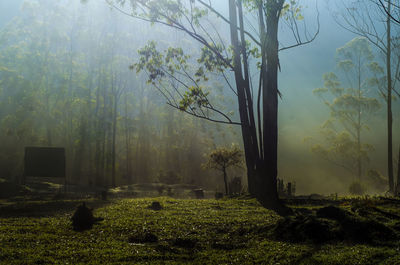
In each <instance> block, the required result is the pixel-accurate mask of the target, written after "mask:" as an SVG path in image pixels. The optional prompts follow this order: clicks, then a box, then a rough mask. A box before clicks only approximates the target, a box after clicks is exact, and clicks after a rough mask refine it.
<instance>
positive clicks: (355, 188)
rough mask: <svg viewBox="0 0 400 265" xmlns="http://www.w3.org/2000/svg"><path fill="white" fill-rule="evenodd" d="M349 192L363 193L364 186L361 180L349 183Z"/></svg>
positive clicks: (354, 193)
mask: <svg viewBox="0 0 400 265" xmlns="http://www.w3.org/2000/svg"><path fill="white" fill-rule="evenodd" d="M349 192H350V193H351V194H352V195H364V193H365V187H364V185H363V184H362V183H361V182H359V181H354V182H353V183H351V184H350V187H349Z"/></svg>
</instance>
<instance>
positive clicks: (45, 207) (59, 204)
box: [0, 199, 111, 217]
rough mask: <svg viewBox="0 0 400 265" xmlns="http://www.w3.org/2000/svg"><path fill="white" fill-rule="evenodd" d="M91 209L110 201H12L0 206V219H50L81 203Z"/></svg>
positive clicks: (70, 210) (67, 211)
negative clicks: (84, 203)
mask: <svg viewBox="0 0 400 265" xmlns="http://www.w3.org/2000/svg"><path fill="white" fill-rule="evenodd" d="M84 201H86V203H87V204H88V205H89V206H90V207H92V208H101V207H104V206H106V205H108V204H110V203H111V202H110V201H102V200H83V199H80V200H54V201H51V200H43V201H36V200H35V201H19V200H15V201H13V200H12V199H10V200H9V201H8V202H7V204H5V205H0V217H51V216H55V215H62V214H66V213H71V212H73V211H74V210H75V209H76V207H77V206H78V205H79V204H81V203H82V202H84Z"/></svg>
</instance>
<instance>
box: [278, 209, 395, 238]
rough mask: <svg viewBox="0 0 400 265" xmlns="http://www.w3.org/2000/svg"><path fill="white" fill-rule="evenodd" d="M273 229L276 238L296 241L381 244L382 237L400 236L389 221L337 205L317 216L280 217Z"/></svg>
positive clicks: (321, 210) (323, 210) (321, 211)
mask: <svg viewBox="0 0 400 265" xmlns="http://www.w3.org/2000/svg"><path fill="white" fill-rule="evenodd" d="M272 231H273V236H274V237H275V239H277V240H287V241H291V242H297V243H300V242H311V243H318V244H320V243H325V242H328V241H345V242H350V243H365V244H380V243H382V241H383V240H384V241H390V240H395V239H398V238H399V236H398V234H397V233H396V232H395V231H394V230H393V229H392V228H390V227H389V226H387V225H386V224H384V223H382V222H379V221H377V220H376V219H372V218H366V217H365V216H360V215H358V214H356V213H352V212H350V211H347V210H345V209H342V208H339V207H336V206H326V207H322V208H320V209H318V210H317V211H316V214H315V215H314V214H310V215H297V216H291V217H287V218H284V219H281V220H280V221H279V222H278V223H277V225H276V226H275V227H274V228H273V230H272Z"/></svg>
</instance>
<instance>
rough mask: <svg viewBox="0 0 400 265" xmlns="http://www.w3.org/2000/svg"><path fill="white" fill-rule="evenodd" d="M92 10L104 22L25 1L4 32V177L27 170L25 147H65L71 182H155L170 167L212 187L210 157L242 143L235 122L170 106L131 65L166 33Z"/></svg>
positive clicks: (0, 73)
mask: <svg viewBox="0 0 400 265" xmlns="http://www.w3.org/2000/svg"><path fill="white" fill-rule="evenodd" d="M78 7H79V6H78ZM92 7H93V8H97V9H98V10H96V12H99V13H102V14H103V15H104V18H105V19H104V20H102V21H98V20H93V19H92V18H91V17H90V13H89V12H85V10H83V11H82V9H80V10H79V11H78V9H75V10H74V9H72V10H71V9H67V8H65V6H64V5H63V4H62V3H60V2H59V1H52V0H49V1H38V2H36V1H27V2H25V3H24V4H23V6H22V13H21V15H20V16H18V17H16V18H15V19H14V20H13V21H12V23H9V24H8V25H7V26H5V27H4V28H3V29H2V30H1V33H0V43H1V48H0V61H1V65H0V77H1V81H0V102H2V104H1V107H0V123H1V126H0V139H1V151H0V175H1V176H2V177H5V178H16V177H18V176H21V174H22V172H23V152H24V147H25V146H50V147H51V146H63V147H65V148H66V154H67V175H68V183H71V184H73V183H75V184H84V185H92V186H94V185H98V186H108V187H111V186H115V185H121V184H129V183H138V182H156V181H158V178H159V176H160V175H162V174H163V172H168V171H173V172H174V173H175V174H177V175H179V176H181V177H182V181H183V182H185V183H191V184H198V185H205V186H207V185H209V186H210V185H213V184H212V183H215V182H214V179H215V178H214V175H213V174H214V173H213V172H211V171H204V170H202V169H201V164H202V163H203V162H204V161H205V157H204V154H205V153H206V152H208V151H209V150H211V149H213V148H215V146H216V143H219V144H224V143H228V144H230V143H231V142H232V141H233V142H237V141H238V139H237V136H236V132H235V130H234V128H231V129H229V128H227V127H225V128H223V129H222V128H221V127H220V126H217V125H214V124H210V123H205V122H204V121H201V120H198V119H196V118H193V117H190V116H183V115H180V114H179V113H177V112H175V111H174V110H173V109H171V108H169V107H168V106H167V105H165V99H164V98H163V97H162V96H160V94H158V93H157V92H156V91H154V90H153V89H151V87H149V85H147V84H146V79H145V77H144V76H143V75H135V74H133V73H132V71H130V70H129V65H130V63H131V62H132V60H134V58H135V56H137V52H136V51H137V49H138V48H139V47H140V45H141V44H143V42H142V39H143V38H144V36H148V37H151V36H160V34H161V35H162V34H164V33H163V32H153V33H151V31H150V30H148V28H147V27H146V25H136V26H135V25H133V26H132V25H129V24H128V23H127V22H126V20H125V21H123V19H121V17H118V16H116V14H115V13H114V14H113V13H110V12H109V10H108V8H107V6H105V5H92ZM92 11H93V10H92ZM27 21H29V23H27ZM55 21H57V23H54V22H55ZM143 27H144V28H143ZM121 28H123V29H124V30H121ZM127 32H128V33H127ZM129 32H131V33H129ZM134 32H140V33H141V37H140V38H139V37H138V35H136V34H134ZM127 43H130V45H126V44H127ZM132 44H133V45H132ZM214 95H215V97H219V98H220V99H222V101H224V100H225V99H224V95H223V92H222V91H221V92H220V93H216V94H214ZM213 135H215V137H213Z"/></svg>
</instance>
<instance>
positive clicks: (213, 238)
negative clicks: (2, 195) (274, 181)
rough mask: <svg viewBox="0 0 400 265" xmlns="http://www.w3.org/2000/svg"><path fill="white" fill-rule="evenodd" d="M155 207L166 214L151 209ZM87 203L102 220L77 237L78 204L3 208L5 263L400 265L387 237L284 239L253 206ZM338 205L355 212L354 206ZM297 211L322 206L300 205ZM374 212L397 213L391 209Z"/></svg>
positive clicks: (240, 202) (0, 259)
mask: <svg viewBox="0 0 400 265" xmlns="http://www.w3.org/2000/svg"><path fill="white" fill-rule="evenodd" d="M155 200H157V201H159V202H160V203H161V205H162V206H163V209H162V210H160V211H154V210H151V209H149V208H148V206H149V205H150V204H151V203H152V202H153V201H155ZM86 202H87V205H88V206H89V207H94V208H95V209H94V215H95V216H99V217H103V218H104V220H103V221H101V222H99V223H98V224H95V225H94V227H93V228H92V229H91V230H86V231H83V232H76V231H73V230H72V226H71V221H70V218H71V216H72V214H73V211H74V209H75V207H76V206H77V205H78V204H79V203H80V201H77V200H59V201H55V202H54V201H29V202H28V201H25V202H24V201H21V202H17V203H15V202H14V203H6V202H5V201H3V202H0V263H1V264H47V263H50V264H52V263H61V264H111V263H114V264H175V263H178V264H185V263H197V264H400V252H399V246H400V243H398V242H397V241H396V240H394V241H393V240H392V241H387V240H385V239H384V238H382V239H380V241H381V243H379V244H357V243H349V242H346V241H345V240H344V241H332V242H328V243H323V244H316V243H311V242H307V241H305V242H297V243H293V242H290V241H289V240H286V241H284V240H279V236H278V238H277V235H273V233H272V232H271V231H274V230H273V228H274V227H275V225H276V223H277V222H278V221H279V220H280V219H281V217H279V216H277V215H275V214H274V213H273V212H271V211H268V210H266V209H264V208H262V207H260V205H259V204H258V203H257V202H256V201H255V200H254V199H248V198H236V199H223V200H211V199H210V200H185V199H179V200H176V199H172V198H168V197H159V198H152V199H146V198H144V199H115V200H110V201H108V202H101V201H96V200H93V199H88V200H86ZM339 204H340V205H341V207H342V208H344V209H346V208H349V207H351V205H350V204H351V203H350V202H346V201H343V202H340V203H339ZM375 205H378V203H375ZM299 207H301V208H302V209H303V210H304V209H306V210H310V209H311V210H312V209H316V208H318V207H320V206H310V205H309V206H304V205H301V206H299V205H297V206H295V208H299ZM377 207H378V208H379V209H383V210H384V211H386V212H390V213H393V214H396V213H397V212H400V211H399V210H398V209H397V206H396V205H394V204H391V203H381V204H379V205H378V206H377ZM385 222H388V223H390V222H393V220H390V218H389V219H387V220H386V221H385ZM390 225H395V224H392V223H390Z"/></svg>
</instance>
